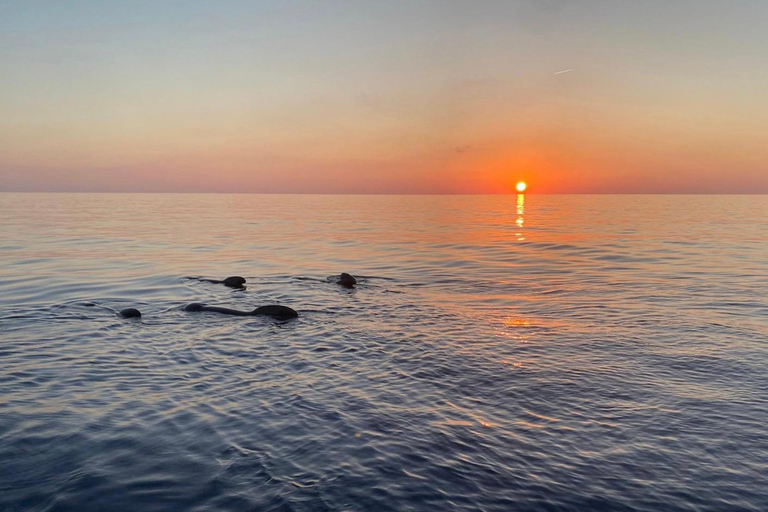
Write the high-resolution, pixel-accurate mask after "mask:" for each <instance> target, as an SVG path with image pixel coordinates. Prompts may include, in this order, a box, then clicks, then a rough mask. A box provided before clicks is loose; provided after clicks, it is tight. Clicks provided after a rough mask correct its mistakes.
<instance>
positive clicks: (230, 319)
mask: <svg viewBox="0 0 768 512" xmlns="http://www.w3.org/2000/svg"><path fill="white" fill-rule="evenodd" d="M0 219H2V221H0V510H2V511H3V512H21V511H25V512H26V511H37V512H62V511H72V512H90V511H93V512H102V511H107V512H122V511H125V512H151V511H158V512H159V511H163V512H165V511H197V512H213V511H238V512H240V511H488V512H491V511H499V512H502V511H504V512H507V511H579V512H583V511H587V512H589V511H623V512H629V511H649V512H650V511H653V512H656V511H680V512H682V511H690V512H694V511H696V512H706V511H728V512H733V511H750V512H757V511H766V510H768V196H764V195H742V196H718V195H711V196H696V195H624V196H622V195H536V194H528V195H508V196H505V195H495V196H386V195H381V196H378V195H368V196H355V195H249V194H236V195H219V194H200V195H194V194H22V193H14V194H0ZM341 272H348V273H350V274H353V275H355V276H357V277H358V281H359V282H358V284H357V286H356V287H354V288H352V289H347V288H342V287H340V286H338V285H337V284H334V283H333V282H329V281H328V280H327V278H328V276H333V275H338V274H339V273H341ZM236 275H239V276H243V277H245V278H246V279H247V288H246V289H230V288H227V287H225V286H223V285H221V284H216V283H211V282H206V281H202V280H201V278H203V279H224V278H225V277H228V276H236ZM191 302H203V303H206V304H209V305H218V306H225V307H230V308H236V309H240V310H251V309H253V308H255V307H258V306H261V305H266V304H282V305H286V306H289V307H292V308H294V309H295V310H297V311H298V313H299V318H298V319H296V320H292V321H287V322H281V321H276V320H273V319H270V318H266V317H252V316H247V317H236V316H228V315H222V314H218V313H213V312H197V313H193V312H187V311H184V310H183V307H184V306H185V305H186V304H189V303H191ZM129 307H133V308H137V309H139V310H140V311H141V312H142V314H143V316H142V317H141V318H134V319H125V318H121V317H119V316H118V315H117V314H116V313H115V312H116V311H119V310H121V309H123V308H129Z"/></svg>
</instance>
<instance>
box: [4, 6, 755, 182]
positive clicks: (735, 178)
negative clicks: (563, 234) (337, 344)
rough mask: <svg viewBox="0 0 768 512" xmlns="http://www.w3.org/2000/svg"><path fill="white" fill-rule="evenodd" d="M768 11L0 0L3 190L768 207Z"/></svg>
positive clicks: (752, 8) (738, 8) (749, 8)
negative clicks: (698, 199)
mask: <svg viewBox="0 0 768 512" xmlns="http://www.w3.org/2000/svg"><path fill="white" fill-rule="evenodd" d="M766 20H768V1H765V0H732V1H729V2H724V1H721V0H676V1H673V2H670V1H668V0H665V1H657V0H646V1H643V2H637V1H630V0H610V1H608V0H603V1H598V0H580V1H578V2H577V1H556V0H531V1H527V0H526V1H522V0H519V1H516V0H506V1H494V0H483V1H474V2H471V1H461V2H460V1H451V0H438V1H418V0H406V1H404V0H388V1H387V2H381V1H378V0H377V1H368V0H357V1H351V0H347V1H331V0H329V1H290V0H274V1H271V0H270V1H264V0H261V1H258V0H251V1H234V0H224V1H222V0H219V1H202V0H183V1H179V0H166V1H163V2H157V1H119V2H118V1H107V0H94V1H77V0H70V1H67V2H61V1H38V0H0V191H47V192H112V191H114V192H254V193H398V194H403V193H405V194H408V193H416V194H479V193H512V192H514V186H515V183H517V182H518V181H520V180H524V181H526V182H527V183H528V185H529V189H528V190H529V192H534V193H764V194H765V193H768V92H766V91H768V30H766Z"/></svg>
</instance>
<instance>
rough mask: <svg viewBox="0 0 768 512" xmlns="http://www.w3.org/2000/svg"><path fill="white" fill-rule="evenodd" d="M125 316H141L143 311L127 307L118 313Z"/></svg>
mask: <svg viewBox="0 0 768 512" xmlns="http://www.w3.org/2000/svg"><path fill="white" fill-rule="evenodd" d="M118 315H120V316H121V317H123V318H141V311H139V310H138V309H136V308H127V309H124V310H122V311H120V312H119V313H118Z"/></svg>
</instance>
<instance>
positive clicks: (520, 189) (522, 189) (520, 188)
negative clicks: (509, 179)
mask: <svg viewBox="0 0 768 512" xmlns="http://www.w3.org/2000/svg"><path fill="white" fill-rule="evenodd" d="M515 188H516V189H517V191H518V192H520V193H523V192H525V189H526V188H528V185H526V184H525V182H524V181H518V182H517V185H515Z"/></svg>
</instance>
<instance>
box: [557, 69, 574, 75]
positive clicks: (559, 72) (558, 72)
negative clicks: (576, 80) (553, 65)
mask: <svg viewBox="0 0 768 512" xmlns="http://www.w3.org/2000/svg"><path fill="white" fill-rule="evenodd" d="M571 71H573V69H564V70H562V71H557V72H556V73H555V74H556V75H562V74H563V73H570V72H571Z"/></svg>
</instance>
